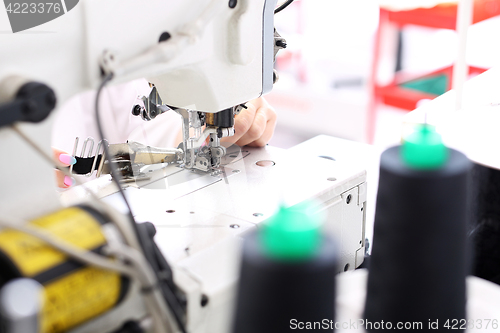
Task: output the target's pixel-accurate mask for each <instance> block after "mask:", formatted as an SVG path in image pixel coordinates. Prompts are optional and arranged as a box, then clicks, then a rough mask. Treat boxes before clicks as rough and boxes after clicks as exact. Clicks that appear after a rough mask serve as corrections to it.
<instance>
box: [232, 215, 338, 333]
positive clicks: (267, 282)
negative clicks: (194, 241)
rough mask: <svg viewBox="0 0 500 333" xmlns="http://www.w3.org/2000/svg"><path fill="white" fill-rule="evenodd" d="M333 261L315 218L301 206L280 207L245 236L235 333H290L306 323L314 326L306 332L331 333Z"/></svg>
mask: <svg viewBox="0 0 500 333" xmlns="http://www.w3.org/2000/svg"><path fill="white" fill-rule="evenodd" d="M337 258H338V255H337V247H336V245H335V243H334V241H333V240H331V239H329V238H326V237H324V236H323V235H322V234H321V232H320V223H318V221H317V217H315V216H313V215H312V214H309V213H308V212H307V209H306V210H304V206H301V205H299V206H294V207H292V208H288V209H285V208H282V209H281V210H280V212H279V213H278V214H277V215H275V216H274V217H273V218H272V219H271V221H270V222H269V223H267V224H266V225H264V226H263V227H262V228H261V229H259V230H256V231H255V232H253V233H251V234H249V235H248V236H247V237H246V238H245V242H244V248H243V258H242V264H241V270H240V273H241V274H240V283H239V289H238V299H237V308H236V317H235V321H234V325H233V333H255V332H259V333H276V332H289V331H293V330H294V329H298V328H299V327H300V325H305V323H307V322H309V323H316V324H315V327H313V329H311V330H308V331H312V332H333V329H329V327H327V326H328V325H330V320H331V322H332V323H333V322H334V319H335V318H334V314H335V309H334V304H335V274H336V273H337V272H338V264H337V261H338V259H337ZM325 319H326V320H325ZM300 323H302V324H300ZM319 323H321V326H322V327H319V326H320V325H319ZM313 325H314V324H313ZM294 327H295V328H294ZM332 327H333V326H332Z"/></svg>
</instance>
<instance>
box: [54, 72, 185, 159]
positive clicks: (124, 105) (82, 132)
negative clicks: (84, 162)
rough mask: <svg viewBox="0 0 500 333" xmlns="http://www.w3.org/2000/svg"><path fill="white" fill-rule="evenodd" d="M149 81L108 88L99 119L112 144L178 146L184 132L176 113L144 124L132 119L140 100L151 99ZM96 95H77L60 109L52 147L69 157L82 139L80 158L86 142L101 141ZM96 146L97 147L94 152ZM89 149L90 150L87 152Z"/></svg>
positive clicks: (166, 114)
mask: <svg viewBox="0 0 500 333" xmlns="http://www.w3.org/2000/svg"><path fill="white" fill-rule="evenodd" d="M149 91H150V88H149V85H148V83H147V81H146V80H144V79H141V80H135V81H131V82H128V83H125V84H121V85H116V86H110V87H108V88H105V89H104V90H103V92H102V93H101V98H100V104H99V105H100V119H101V122H102V124H103V131H104V135H105V138H106V139H107V140H108V142H109V143H124V142H126V141H127V140H130V141H137V142H140V143H143V144H146V145H150V146H155V147H174V146H177V144H178V143H177V142H175V138H176V137H177V135H178V133H179V131H180V129H181V117H180V116H179V115H178V114H176V113H175V112H173V111H170V112H166V113H164V114H162V115H159V116H158V117H156V118H155V119H154V120H151V121H148V122H146V121H144V120H142V118H141V117H140V116H133V115H132V113H131V111H132V107H133V106H134V105H135V104H136V103H137V101H138V99H137V98H138V97H139V96H148V95H149ZM95 95H96V92H95V91H88V92H84V93H81V94H78V95H76V96H74V97H73V98H71V99H70V100H68V101H67V102H66V103H65V104H64V105H63V106H62V108H60V110H59V113H58V115H57V119H56V121H55V123H54V127H53V130H52V146H53V147H55V148H58V149H61V150H63V151H66V152H68V153H70V154H71V153H72V152H73V146H74V142H75V138H76V137H77V136H78V137H79V138H80V142H79V147H78V150H77V155H78V156H79V154H80V150H81V148H82V145H83V141H84V140H85V139H86V138H87V137H89V136H90V137H93V138H94V139H95V141H96V144H97V141H99V135H98V132H97V127H96V121H95V109H94V104H95ZM95 147H96V145H95V146H94V149H95ZM87 149H88V148H87Z"/></svg>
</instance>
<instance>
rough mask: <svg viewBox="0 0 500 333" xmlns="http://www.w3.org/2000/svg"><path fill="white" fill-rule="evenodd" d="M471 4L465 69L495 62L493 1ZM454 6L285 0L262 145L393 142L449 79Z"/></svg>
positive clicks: (497, 8)
mask: <svg viewBox="0 0 500 333" xmlns="http://www.w3.org/2000/svg"><path fill="white" fill-rule="evenodd" d="M474 6H475V11H474V23H475V24H474V25H473V26H471V28H470V29H469V34H468V47H467V53H466V59H467V63H468V64H469V65H470V66H471V72H470V76H475V75H477V74H479V73H481V72H482V71H484V70H486V69H488V68H491V67H493V66H495V65H496V64H497V63H498V61H499V60H500V45H499V43H498V40H497V38H498V36H499V33H500V17H499V16H498V15H499V14H500V1H498V0H476V1H475V5H474ZM456 13H457V1H436V0H420V1H419V0H405V1H403V0H380V1H373V0H355V1H343V0H296V1H295V2H293V3H292V4H291V5H290V6H289V7H288V8H287V10H284V11H282V12H280V13H279V14H277V15H276V17H275V20H276V21H275V23H276V28H277V30H278V32H279V33H280V34H281V35H282V36H283V37H284V38H285V39H286V40H287V48H286V49H284V50H281V51H280V52H279V53H278V59H277V62H276V69H277V71H278V73H279V81H278V83H277V84H276V85H275V87H274V90H273V92H272V93H271V94H269V95H268V96H267V97H266V98H267V100H268V101H269V102H270V103H271V105H273V106H274V108H275V109H276V111H277V113H278V125H277V129H276V134H275V136H274V138H273V140H272V141H271V142H270V144H271V145H273V146H278V147H282V148H289V147H292V146H294V145H295V144H297V143H300V142H302V141H304V140H306V139H309V138H311V137H314V136H316V135H318V134H328V135H332V136H336V137H340V138H345V139H350V140H355V141H358V142H365V143H371V144H374V145H375V146H377V147H380V148H381V149H382V148H385V147H387V146H391V145H393V144H396V143H398V142H399V140H400V137H401V123H402V120H403V117H404V116H405V115H406V114H407V113H408V112H409V111H411V110H412V109H414V108H415V107H416V105H419V104H420V103H424V102H425V101H427V100H431V99H433V98H435V97H437V96H439V95H440V94H442V93H444V92H445V91H446V90H448V89H449V88H450V86H451V78H450V76H451V71H450V70H451V67H450V66H452V65H453V63H454V61H455V59H456V57H457V51H458V37H457V33H456V31H455V21H456ZM444 28H446V29H444ZM375 55H377V56H375Z"/></svg>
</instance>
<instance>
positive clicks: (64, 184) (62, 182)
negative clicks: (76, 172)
mask: <svg viewBox="0 0 500 333" xmlns="http://www.w3.org/2000/svg"><path fill="white" fill-rule="evenodd" d="M55 172H56V183H57V186H58V187H59V188H68V187H71V186H73V185H74V184H75V180H74V179H73V178H72V177H68V176H65V175H64V173H62V172H61V171H59V170H55Z"/></svg>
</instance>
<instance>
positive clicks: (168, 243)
mask: <svg viewBox="0 0 500 333" xmlns="http://www.w3.org/2000/svg"><path fill="white" fill-rule="evenodd" d="M66 6H68V4H67V3H66ZM275 6H276V1H275V0H274V1H268V0H259V1H254V0H252V1H250V0H239V1H233V0H231V1H229V2H228V1H220V0H203V1H202V0H200V1H196V6H194V4H193V3H192V2H185V1H159V0H154V1H147V2H140V3H139V2H138V1H135V0H127V1H123V0H120V1H118V0H108V1H101V0H99V1H98V0H86V1H82V2H81V3H79V4H77V5H76V6H74V7H72V8H70V9H69V10H68V8H65V10H64V15H60V16H59V17H57V18H56V19H54V20H52V21H50V22H48V23H46V24H44V25H43V26H40V27H38V28H34V29H33V30H28V31H26V33H22V32H21V33H15V34H2V35H0V44H1V45H8V47H7V48H2V50H1V51H0V64H2V65H1V66H0V118H1V119H4V120H5V122H3V123H2V125H3V126H4V127H2V128H1V129H0V142H1V144H0V154H1V156H15V161H14V160H13V161H12V163H4V164H2V172H1V174H2V176H1V177H2V191H1V192H0V196H1V200H0V212H1V215H2V216H3V217H4V219H7V220H9V221H16V220H17V221H23V222H22V223H21V224H22V225H24V221H29V220H34V219H36V222H35V225H38V226H42V227H43V226H45V227H47V226H46V224H45V223H48V222H47V221H56V222H58V223H63V224H64V223H75V225H76V224H77V222H76V217H78V218H79V219H82V220H85V221H87V222H85V223H89V225H88V228H89V230H90V229H91V227H92V226H95V225H96V223H97V222H99V223H101V222H102V223H105V222H106V221H109V220H111V222H112V223H107V224H105V225H106V227H102V228H98V230H99V229H101V231H96V233H97V234H101V233H102V235H101V236H99V237H98V238H99V239H101V241H100V243H99V242H98V243H96V244H94V243H92V244H94V245H100V246H101V247H104V248H105V251H104V250H102V249H101V250H95V251H97V253H99V254H100V255H101V256H99V257H103V258H106V254H108V255H113V256H114V258H116V259H118V260H117V261H118V264H120V263H121V266H120V265H117V267H115V269H116V271H117V272H121V273H122V275H121V276H122V280H120V281H121V282H120V283H118V282H116V281H118V280H119V276H118V275H106V274H105V273H103V272H104V271H106V270H104V271H99V272H98V273H95V274H97V275H99V274H101V275H99V277H100V278H101V280H99V281H100V282H99V283H94V280H92V278H89V277H88V276H87V277H86V278H88V279H89V280H87V281H88V285H85V284H82V285H80V286H79V288H81V289H82V290H84V289H85V290H95V292H96V294H92V293H91V292H89V293H88V294H85V297H84V296H83V295H82V296H81V298H82V299H85V300H92V295H94V298H93V300H94V302H96V301H95V300H96V299H97V300H99V297H98V296H97V295H98V294H99V292H102V293H103V294H106V292H112V291H113V290H114V291H115V294H113V295H111V296H109V299H112V300H114V299H115V298H116V302H111V303H110V304H108V305H107V306H106V307H103V308H102V309H101V308H99V304H100V303H99V302H97V303H96V304H93V303H92V302H91V301H89V303H86V304H85V305H83V307H84V308H85V309H86V310H88V311H82V313H84V314H82V317H79V318H76V319H72V318H73V317H74V313H72V312H71V311H70V313H69V314H68V313H63V314H59V313H58V312H57V311H56V312H51V315H46V317H47V318H49V319H47V318H45V319H44V320H45V322H44V323H43V329H44V330H45V331H50V332H60V331H66V330H70V331H71V332H75V333H83V332H121V331H123V332H125V331H126V330H127V329H131V328H130V327H129V326H130V325H136V327H139V328H141V329H143V330H145V331H152V332H177V331H180V329H179V327H180V326H184V327H185V328H186V330H188V331H189V332H214V333H215V332H217V333H220V332H229V329H230V328H229V325H230V321H231V317H232V307H233V300H234V297H235V295H234V288H235V284H236V282H237V279H238V274H237V268H238V265H239V248H240V241H241V239H240V237H241V236H242V235H243V234H245V233H246V232H247V231H249V230H252V229H254V228H256V227H257V226H258V225H259V224H260V223H261V222H264V221H266V220H267V219H268V218H269V217H271V216H272V215H273V214H274V212H275V211H276V210H277V209H278V207H279V206H280V205H284V206H293V205H296V204H298V203H302V202H305V201H311V200H313V201H314V205H315V207H316V208H315V209H316V212H317V214H322V216H323V217H324V220H325V221H326V223H325V232H326V233H328V234H330V235H332V236H334V237H336V238H337V239H338V240H339V243H340V244H341V248H340V250H339V253H340V263H341V265H340V267H339V271H347V270H353V269H355V268H356V267H358V266H359V265H361V263H362V262H363V259H364V254H365V245H366V244H365V231H364V228H365V216H366V215H365V214H366V209H365V208H366V173H365V171H364V167H362V166H360V165H359V164H358V163H352V162H350V161H349V157H348V156H349V154H354V155H355V154H356V153H355V151H356V147H354V146H350V148H349V151H348V152H347V151H346V149H345V148H343V147H344V143H343V142H342V141H341V140H339V141H335V140H334V141H333V144H332V141H331V140H329V139H325V138H318V139H315V140H313V141H311V142H309V143H307V144H305V145H302V146H298V147H296V148H294V149H290V150H282V149H277V148H273V147H266V148H260V149H259V148H247V147H242V148H240V147H237V146H229V147H225V146H224V145H222V144H221V143H220V139H221V138H222V137H225V136H231V135H233V134H234V128H233V124H234V116H235V115H236V114H238V112H240V111H241V109H242V108H244V107H245V106H244V103H246V102H247V101H249V100H251V99H253V98H256V97H259V96H261V95H263V94H265V93H267V92H269V91H270V90H271V89H272V85H273V82H274V81H275V79H276V74H275V73H274V71H273V62H274V58H275V55H276V52H277V51H278V50H279V49H280V48H282V47H284V46H285V45H286V44H285V43H284V39H283V38H282V37H281V36H280V35H279V34H277V33H276V32H275V30H274V24H273V15H274V13H273V12H274V9H275ZM138 9H140V12H138ZM2 15H4V14H3V13H2ZM17 15H22V13H18V14H17ZM1 18H2V17H0V19H1ZM12 18H13V17H10V19H12ZM6 22H7V21H4V22H2V24H4V23H6ZM6 27H7V25H4V26H2V29H6ZM35 32H37V33H35ZM28 45H29V47H28V48H27V46H28ZM141 77H145V78H147V80H148V81H149V82H150V83H151V84H152V86H151V91H150V94H149V95H145V96H142V98H141V102H139V103H138V104H137V105H135V106H132V107H133V112H134V114H135V115H137V116H140V117H141V118H142V119H143V120H145V121H152V122H154V121H155V118H156V117H157V116H158V115H160V114H161V113H164V112H167V111H169V112H172V111H173V112H177V113H178V114H179V115H180V119H182V120H181V121H182V126H183V143H182V144H181V145H180V146H179V147H158V149H153V148H151V147H147V146H142V145H141V144H140V143H123V144H121V145H117V146H113V145H110V147H109V151H108V156H107V158H108V164H107V167H108V168H111V163H113V161H114V162H117V161H118V157H119V158H121V160H122V161H123V156H124V155H127V156H128V160H127V165H130V167H131V169H130V170H129V171H130V172H128V173H127V174H125V177H124V180H126V181H127V182H122V183H121V186H122V187H124V188H125V189H124V191H123V192H124V195H125V196H126V197H127V198H128V201H129V202H130V209H131V212H130V214H131V215H133V216H134V219H135V220H136V221H138V222H145V221H148V222H152V223H153V225H154V226H155V227H156V231H154V230H151V227H150V226H148V225H146V224H143V225H142V226H141V227H137V230H134V228H136V227H133V228H132V227H131V226H130V225H129V222H130V221H128V220H127V218H126V216H127V214H128V213H129V211H128V210H129V208H128V207H127V206H126V205H124V201H123V198H122V196H121V194H120V193H119V191H118V190H119V188H118V185H117V183H118V182H116V181H115V182H113V181H111V176H110V175H104V176H102V177H99V178H97V179H96V180H94V181H91V182H89V183H87V184H85V185H80V186H76V187H74V188H72V189H70V190H68V191H66V192H65V193H63V194H62V195H59V194H58V193H56V191H55V190H54V184H53V172H54V170H53V168H54V165H53V163H50V162H49V163H48V162H47V160H46V156H43V155H42V154H39V152H37V151H36V150H34V149H33V145H30V141H29V140H32V141H35V146H36V147H39V148H40V149H41V150H42V152H45V154H46V155H47V154H48V155H49V156H50V155H51V154H52V152H51V148H50V131H51V126H52V123H53V120H54V115H50V116H49V113H50V112H51V110H52V109H53V108H54V106H55V105H56V98H57V105H60V104H61V103H62V102H63V101H65V100H67V99H68V98H69V97H70V96H72V95H74V94H75V93H78V92H80V91H83V90H86V89H96V88H98V87H99V85H100V84H102V85H104V83H106V80H111V81H110V83H109V84H114V83H120V82H127V81H129V80H132V79H135V78H141ZM32 82H40V83H41V84H38V83H37V84H32ZM33 102H35V103H36V104H35V105H33ZM102 112H105V110H102ZM6 115H15V116H13V118H12V117H10V116H9V117H7V116H6ZM45 117H47V118H46V119H45V120H43V119H44V118H45ZM14 121H21V122H18V123H17V124H16V127H15V128H10V127H9V126H8V125H11V124H12V123H14ZM22 121H30V122H35V123H34V124H27V123H23V122H22ZM23 135H24V136H25V137H23ZM207 139H208V142H209V144H208V145H203V143H204V142H205V141H206V140H207ZM326 145H328V147H329V148H330V149H331V147H332V146H335V147H338V149H337V152H338V153H339V155H338V156H337V155H335V156H332V154H328V155H327V154H320V153H316V151H317V149H318V147H323V146H326ZM360 149H361V148H360ZM153 155H155V157H154V158H153V157H152V156H153ZM321 155H322V156H321ZM132 157H133V158H132ZM141 157H145V158H146V159H147V158H148V157H149V158H150V159H151V160H150V161H149V162H148V163H145V162H144V161H145V160H144V159H140V158H141ZM156 162H161V163H156ZM132 166H133V167H132ZM94 169H96V170H97V171H99V172H102V171H103V170H104V171H105V169H106V163H105V158H104V157H102V154H101V159H100V160H99V162H98V161H97V154H96V156H95V157H94V159H93V160H92V162H91V168H90V170H88V172H93V171H94ZM115 180H117V179H116V178H115ZM93 196H96V197H98V198H101V199H102V200H101V202H100V203H99V201H97V202H96V200H95V198H93ZM61 203H62V205H63V206H66V207H68V206H70V207H71V206H74V205H81V204H85V205H90V208H85V209H84V212H81V211H78V212H75V211H73V210H71V211H67V210H64V209H63V210H61ZM27 207H29V209H27ZM110 207H112V208H110ZM114 210H117V211H118V212H119V213H116V211H114ZM53 212H61V214H63V215H64V214H66V215H64V216H68V215H71V216H72V214H74V216H76V217H75V220H74V221H72V220H71V219H70V218H63V217H61V216H62V215H57V216H56V217H54V216H55V215H48V216H50V218H46V219H45V220H42V221H40V220H39V219H40V218H41V217H44V216H47V214H49V213H50V214H52V213H53ZM96 212H97V213H96ZM89 214H90V220H91V221H90V222H89V221H88V220H89ZM95 214H97V216H101V217H100V218H97V217H95ZM101 220H105V221H104V222H103V221H101ZM123 220H125V222H124V221H123ZM44 221H45V222H44ZM120 221H121V222H120ZM127 221H128V222H127ZM3 225H4V226H10V228H14V227H15V226H14V223H13V222H12V223H11V224H5V223H4V224H3ZM47 228H48V227H47ZM61 228H62V227H61ZM65 228H69V229H72V228H71V227H68V226H66V227H65ZM33 229H34V230H31V229H30V230H31V231H32V232H34V234H36V232H37V229H40V228H33ZM63 229H64V228H63ZM65 230H67V229H65ZM75 230H79V229H75ZM18 231H20V232H21V233H26V232H28V231H29V230H24V229H21V230H18ZM56 234H57V233H56ZM139 234H142V235H141V236H140V237H139V238H137V235H139ZM82 235H84V233H83V231H82ZM58 236H60V237H62V238H63V239H65V240H66V241H68V242H70V243H71V242H73V243H74V244H77V243H78V242H79V240H78V233H77V234H75V235H73V237H74V238H64V237H66V236H64V235H58ZM5 237H7V236H5ZM68 237H69V236H68ZM93 237H94V236H92V237H90V236H87V238H88V239H91V238H93ZM141 237H142V238H141ZM148 237H149V238H148ZM153 237H154V240H155V242H152V238H153ZM6 239H7V240H8V239H10V238H8V237H7V238H6ZM82 239H86V237H84V236H82ZM7 240H6V241H4V242H3V243H2V242H0V243H2V244H6V243H7ZM154 243H156V244H157V245H158V248H159V249H160V250H161V254H158V252H157V250H156V249H155V247H154V246H152V245H150V244H154ZM124 244H127V246H125V245H124ZM145 244H149V245H147V246H146V245H145ZM12 246H14V247H15V245H12ZM79 246H80V245H79ZM124 246H125V248H126V251H125V249H124ZM81 247H83V248H84V249H85V250H87V251H94V248H93V247H91V245H88V247H84V246H83V245H81ZM146 247H147V250H146V249H145V248H146ZM58 249H59V250H61V249H60V248H58ZM3 250H4V251H6V250H5V249H3ZM61 251H62V250H61ZM102 251H104V252H102ZM106 251H108V252H106ZM113 251H115V252H113ZM134 251H137V252H134ZM148 251H149V252H148ZM62 252H65V251H62ZM9 253H10V252H9ZM86 253H87V252H86ZM131 253H135V254H131ZM137 253H139V254H137ZM87 254H88V253H87ZM11 256H12V258H14V259H12V260H13V261H14V262H15V257H16V255H15V254H11ZM81 256H82V257H80V258H79V259H78V260H77V261H79V262H86V261H85V260H90V259H88V258H87V257H88V255H87V256H86V255H85V254H81ZM127 256H128V257H127ZM134 256H139V259H140V260H135V261H134V259H133V258H136V257H134ZM70 257H72V258H73V259H74V258H75V257H76V258H78V256H77V254H74V255H73V256H70ZM146 257H147V260H146ZM151 257H153V259H151ZM163 257H164V258H165V259H166V260H167V261H168V263H169V265H168V264H166V262H165V261H164V260H162V258H163ZM103 258H97V259H100V260H102V259H103ZM124 258H125V259H127V260H128V261H127V260H126V261H127V262H129V263H130V262H132V263H134V265H133V266H132V267H134V270H135V271H136V273H134V274H139V273H137V271H144V272H149V273H156V279H157V280H158V281H160V282H161V293H160V292H158V290H157V288H158V287H157V284H156V282H155V281H157V280H155V279H153V280H151V281H149V280H148V281H149V282H147V281H146V282H145V281H142V280H141V276H142V275H141V274H139V276H138V277H137V276H135V275H134V274H132V273H131V272H130V271H127V269H128V268H127V267H126V266H127V265H124V264H123V259H124ZM94 259H95V258H94ZM54 260H56V259H54ZM57 260H59V259H57ZM57 260H56V261H57ZM152 261H153V262H154V264H153V263H152ZM57 262H59V261H57ZM148 262H149V265H150V266H148V265H147V263H148ZM17 264H18V265H19V266H22V263H19V262H18V263H17ZM107 264H108V265H109V266H113V262H111V261H109V260H108V261H107ZM60 265H66V264H65V263H60ZM144 265H145V266H144ZM154 265H157V266H158V267H159V268H158V267H157V268H156V269H151V267H153V266H154ZM49 266H50V265H49ZM65 267H66V266H65ZM98 267H102V266H98ZM49 268H50V267H49ZM120 270H121V271H120ZM170 270H171V272H172V273H170ZM150 271H151V272H150ZM124 272H125V273H124ZM127 272H128V274H129V275H127V274H126V273H127ZM158 272H160V273H161V274H159V273H158ZM18 273H19V272H17V273H16V274H18ZM42 273H43V272H42ZM42 273H40V272H38V273H37V274H38V275H36V274H35V273H32V274H31V275H30V274H28V273H26V274H22V275H23V276H27V277H32V278H38V280H39V282H40V281H43V283H42V284H44V283H45V284H50V283H52V282H53V279H55V280H57V281H59V280H58V279H60V280H61V281H63V280H64V278H61V277H60V276H57V277H56V278H54V277H53V278H52V280H51V279H48V280H47V279H45V280H43V279H41V278H39V275H40V274H42ZM80 273H81V272H80ZM80 273H75V274H80ZM149 273H148V274H149ZM144 274H145V273H144ZM162 274H163V275H162ZM14 275H15V274H14ZM150 275H151V274H150ZM123 276H128V279H129V280H127V279H126V278H125V277H123ZM143 278H144V279H145V280H147V274H145V275H144V277H143ZM149 278H151V276H150V277H149ZM82 279H83V277H82ZM94 279H96V278H95V277H94ZM106 279H113V281H114V282H113V283H109V282H105V281H110V280H106ZM79 281H82V280H81V279H80V280H79ZM103 281H104V282H103ZM125 281H129V282H125ZM73 283H75V282H73ZM148 283H149V284H148ZM75 285H76V284H75ZM115 285H116V286H121V287H120V288H118V287H116V288H115ZM126 285H128V286H129V287H126ZM91 286H92V287H91ZM11 288H13V290H14V291H15V290H16V286H15V285H14V286H11ZM19 288H24V287H23V286H21V287H19ZM53 288H55V287H53ZM57 288H60V290H65V289H64V288H63V287H61V286H59V287H57ZM75 288H76V287H75ZM93 288H95V289H93ZM46 289H47V287H46ZM115 289H116V290H115ZM9 290H10V289H9ZM9 290H7V289H6V290H4V294H5V295H6V296H5V297H4V298H3V299H4V301H2V302H3V303H2V313H3V316H4V321H6V322H8V323H10V325H11V326H9V327H10V329H11V330H10V331H8V332H20V331H22V332H23V333H24V332H26V333H27V332H28V329H34V327H35V326H36V324H37V321H36V320H34V319H33V318H36V317H38V316H39V315H40V313H45V314H46V313H47V311H49V310H47V309H46V308H43V307H42V308H40V306H39V307H37V306H34V308H35V310H34V311H33V313H31V314H27V315H25V317H22V318H19V317H17V316H16V314H15V313H14V314H12V313H10V312H9V309H14V307H13V306H12V304H14V303H13V302H15V299H12V298H9V295H12V293H10V294H9V292H10V291H9ZM79 290H80V289H79ZM66 291H68V290H66ZM61 293H62V294H64V292H61ZM118 294H120V295H121V296H119V295H118ZM172 294H174V296H172ZM68 295H69V293H68ZM106 295H107V294H106ZM168 295H170V296H169V297H170V299H169V298H168V297H167V296H168ZM28 296H29V295H28ZM162 296H163V298H165V299H162ZM67 297H68V300H65V299H64V296H63V297H61V298H59V299H57V297H55V299H56V300H55V301H54V302H55V303H56V304H61V303H57V302H63V303H64V301H67V302H72V301H74V299H70V296H67ZM101 297H107V296H101ZM172 297H174V298H175V300H172ZM32 298H33V297H32ZM28 299H29V297H27V300H26V302H28ZM31 301H32V302H34V303H37V299H36V297H35V298H34V299H31ZM101 303H104V301H103V300H102V302H101ZM172 304H175V305H176V306H175V307H174V306H172ZM92 307H96V308H98V309H97V310H95V311H96V312H92V311H90V308H92ZM55 308H57V306H55ZM79 311H81V310H79ZM42 318H43V316H42ZM16 323H17V325H21V324H22V325H28V324H26V323H29V324H31V325H35V326H16ZM179 323H181V324H179ZM127 325H129V326H127ZM20 327H23V328H22V329H21V328H20ZM134 327H135V326H134ZM16 329H17V330H16ZM120 330H121V331H120Z"/></svg>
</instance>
